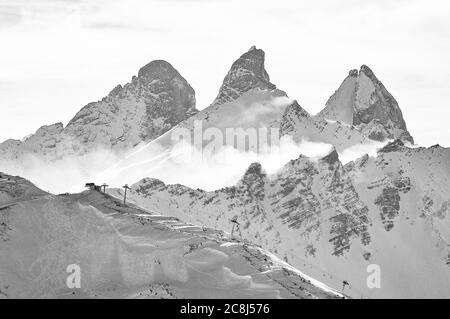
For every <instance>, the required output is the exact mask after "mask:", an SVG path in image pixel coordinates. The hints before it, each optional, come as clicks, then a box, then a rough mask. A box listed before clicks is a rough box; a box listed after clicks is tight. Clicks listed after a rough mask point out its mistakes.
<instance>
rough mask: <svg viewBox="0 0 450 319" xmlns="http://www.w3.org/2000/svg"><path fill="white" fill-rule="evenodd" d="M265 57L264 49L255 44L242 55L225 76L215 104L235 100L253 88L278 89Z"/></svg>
mask: <svg viewBox="0 0 450 319" xmlns="http://www.w3.org/2000/svg"><path fill="white" fill-rule="evenodd" d="M264 59H265V53H264V51H263V50H261V49H257V48H256V47H255V46H252V47H251V48H250V50H248V51H247V52H245V53H244V54H243V55H241V56H240V57H239V59H237V60H236V61H235V62H234V63H233V64H232V66H231V69H230V71H229V72H228V74H227V75H226V76H225V78H224V80H223V84H222V86H221V87H220V90H219V94H218V95H217V97H216V99H215V100H214V102H213V105H219V104H223V103H226V102H230V101H233V100H235V99H237V98H239V97H240V96H241V95H242V94H244V93H245V92H247V91H249V90H251V89H255V88H259V89H261V90H267V89H269V90H274V89H276V86H275V85H274V84H272V83H271V82H270V78H269V74H268V73H267V72H266V70H265V68H264Z"/></svg>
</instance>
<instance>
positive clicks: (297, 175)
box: [133, 150, 371, 259]
mask: <svg viewBox="0 0 450 319" xmlns="http://www.w3.org/2000/svg"><path fill="white" fill-rule="evenodd" d="M145 184H151V185H153V186H152V187H145V188H144V187H141V186H139V185H142V182H140V183H138V184H136V186H133V188H135V189H137V190H138V193H139V196H141V197H144V198H147V199H148V200H150V201H154V200H156V203H160V201H162V202H164V203H167V204H169V206H170V208H169V209H170V212H171V214H174V212H175V215H176V216H178V217H179V218H181V219H183V218H188V220H189V221H191V222H194V221H195V222H200V223H202V224H205V225H207V226H208V227H219V226H218V225H222V227H228V226H229V220H230V219H231V218H233V217H234V216H238V220H239V222H240V223H241V225H242V233H243V236H244V238H246V239H248V240H252V241H254V242H255V243H258V244H261V245H264V246H265V247H268V248H269V249H271V250H272V251H273V252H274V253H276V251H278V250H282V249H287V248H286V247H285V246H284V244H283V237H284V236H286V238H285V239H286V240H287V242H288V243H289V242H291V241H292V238H295V237H296V236H299V239H298V241H299V242H301V243H302V244H301V245H300V244H298V243H297V245H298V246H297V249H303V250H302V252H301V254H306V255H308V256H315V255H316V254H317V253H319V251H318V249H319V248H318V247H313V246H314V245H313V243H315V239H316V238H324V239H325V240H326V241H329V242H330V243H331V245H332V250H333V255H335V256H342V255H344V254H345V252H347V251H348V250H350V248H351V246H352V243H353V244H355V242H356V241H359V242H360V243H361V245H363V246H366V245H368V244H369V243H370V241H371V239H370V235H369V232H368V227H369V226H370V220H369V217H368V208H367V206H366V205H365V204H364V203H363V202H362V201H361V199H360V198H359V196H358V193H357V192H356V190H355V188H354V187H353V184H352V181H351V179H350V177H349V175H348V174H347V172H346V171H345V170H344V167H343V166H342V164H341V162H340V161H339V158H338V155H337V153H336V151H335V150H333V151H332V152H331V153H330V154H329V155H328V156H326V157H325V158H323V159H321V160H319V162H315V161H311V160H310V159H308V158H306V157H304V156H300V157H299V158H298V159H296V160H292V161H290V162H289V163H288V164H286V165H285V166H284V167H283V168H282V169H281V170H280V171H278V172H277V173H276V174H274V175H269V176H268V175H267V174H266V173H265V172H264V170H263V169H262V167H261V165H260V164H259V163H254V164H251V165H250V167H249V168H248V169H247V171H246V172H245V174H244V175H243V177H242V178H241V180H240V181H239V182H238V183H237V184H236V186H233V187H227V188H224V189H220V190H216V191H214V192H204V191H202V190H192V189H188V188H185V187H182V186H180V185H163V184H160V182H158V183H155V182H151V183H150V182H149V181H147V182H145V183H144V185H145ZM175 189H176V191H175ZM183 203H188V205H183ZM156 205H159V204H156ZM164 205H166V204H164ZM280 222H281V223H280ZM280 224H281V225H283V226H280ZM324 230H326V231H325V232H324ZM287 231H288V232H289V235H288V234H282V233H283V232H287ZM265 232H267V233H268V234H265ZM313 238H314V239H313ZM303 244H304V245H303ZM287 245H289V244H287ZM291 247H292V246H291ZM300 247H302V248H300ZM284 253H286V254H287V255H289V257H288V258H289V259H290V258H297V257H298V251H296V252H295V253H294V252H293V251H292V252H290V250H285V251H284ZM284 253H283V254H284Z"/></svg>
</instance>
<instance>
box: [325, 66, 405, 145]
mask: <svg viewBox="0 0 450 319" xmlns="http://www.w3.org/2000/svg"><path fill="white" fill-rule="evenodd" d="M344 114H345V115H344ZM319 116H322V117H325V118H327V119H330V120H343V119H345V122H347V124H351V125H354V126H357V127H359V128H360V129H361V131H362V132H363V133H365V134H366V135H367V136H368V137H369V138H370V139H373V140H376V141H384V140H386V139H402V140H404V141H408V142H411V143H414V140H413V138H412V137H411V135H410V134H409V132H408V130H407V128H406V123H405V121H404V119H403V114H402V111H401V110H400V107H399V106H398V103H397V101H396V100H395V99H394V97H393V96H392V95H391V94H390V93H389V91H388V90H387V89H386V88H385V86H384V85H383V84H382V83H381V81H379V80H378V78H377V77H376V76H375V74H374V73H373V71H372V70H371V69H370V68H369V67H368V66H366V65H362V66H361V68H360V70H359V72H358V71H357V70H351V71H350V72H349V75H348V77H347V78H346V79H345V80H344V81H343V83H342V85H341V86H340V87H339V89H338V90H337V91H336V92H335V93H334V94H333V95H332V96H331V97H330V99H329V100H328V102H327V105H326V107H325V109H324V110H322V111H321V112H320V113H319Z"/></svg>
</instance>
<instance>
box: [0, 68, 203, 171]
mask: <svg viewBox="0 0 450 319" xmlns="http://www.w3.org/2000/svg"><path fill="white" fill-rule="evenodd" d="M196 112H197V110H196V108H195V92H194V90H193V89H192V87H191V86H190V85H189V84H188V83H187V81H186V80H185V79H184V78H183V77H182V76H181V75H180V74H179V73H178V71H177V70H175V69H174V68H173V67H172V65H171V64H170V63H168V62H166V61H162V60H155V61H152V62H150V63H149V64H147V65H145V66H144V67H142V68H141V69H140V70H139V72H138V76H133V78H132V80H131V82H130V83H127V84H125V85H124V86H122V85H118V86H116V87H115V88H114V89H113V90H112V91H111V92H110V93H109V94H108V95H107V96H105V97H104V98H103V99H102V100H101V101H98V102H92V103H89V104H87V105H86V106H85V107H83V108H82V109H81V110H80V111H79V112H78V113H77V114H76V115H75V116H74V118H72V120H70V122H69V123H68V124H67V126H66V127H64V126H63V124H62V123H56V124H53V125H47V126H43V127H41V128H39V129H38V130H37V131H36V133H35V134H32V135H31V136H29V137H27V138H26V139H24V141H19V140H7V141H5V142H3V143H1V144H0V159H1V160H2V162H5V161H14V162H16V163H20V162H21V161H26V160H27V156H28V157H29V156H33V157H38V158H42V159H45V160H48V161H55V160H58V159H62V158H64V157H67V156H72V155H83V154H86V153H89V152H92V151H95V150H98V149H102V150H108V151H113V152H117V153H120V152H125V151H128V150H130V149H131V148H132V147H134V146H136V145H138V144H139V143H141V142H143V141H150V140H152V139H154V138H155V137H158V136H160V135H161V134H163V133H165V132H166V131H168V130H169V129H171V128H172V127H174V126H175V125H177V124H178V123H179V122H181V121H182V120H185V119H186V118H188V117H190V116H191V115H193V114H195V113H196Z"/></svg>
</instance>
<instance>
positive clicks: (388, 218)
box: [375, 187, 400, 231]
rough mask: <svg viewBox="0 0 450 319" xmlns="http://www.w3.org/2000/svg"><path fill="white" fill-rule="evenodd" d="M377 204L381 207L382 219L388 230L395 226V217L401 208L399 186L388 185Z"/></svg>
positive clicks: (378, 198)
mask: <svg viewBox="0 0 450 319" xmlns="http://www.w3.org/2000/svg"><path fill="white" fill-rule="evenodd" d="M375 205H378V206H379V207H380V215H381V220H382V222H383V225H384V229H385V230H386V231H390V230H391V229H392V228H394V218H395V217H397V215H398V213H399V210H400V195H399V193H398V190H397V188H395V187H387V188H385V189H383V192H382V193H381V195H380V196H378V197H377V199H376V200H375Z"/></svg>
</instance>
